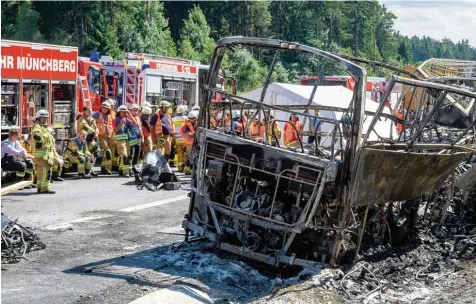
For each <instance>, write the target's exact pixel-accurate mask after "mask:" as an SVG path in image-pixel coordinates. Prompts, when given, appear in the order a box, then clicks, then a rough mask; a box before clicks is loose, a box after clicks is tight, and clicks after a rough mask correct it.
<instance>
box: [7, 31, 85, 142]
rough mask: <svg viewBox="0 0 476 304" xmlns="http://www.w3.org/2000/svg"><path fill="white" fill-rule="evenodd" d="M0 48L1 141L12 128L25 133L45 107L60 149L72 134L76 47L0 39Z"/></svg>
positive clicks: (74, 109)
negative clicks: (0, 50)
mask: <svg viewBox="0 0 476 304" xmlns="http://www.w3.org/2000/svg"><path fill="white" fill-rule="evenodd" d="M1 49H2V54H1V56H2V68H1V72H2V79H1V89H2V91H1V97H2V108H1V134H2V140H3V139H5V138H6V137H8V131H9V130H10V129H11V128H19V129H20V130H21V132H22V133H23V134H28V133H29V132H30V128H31V126H32V124H33V120H34V117H35V113H36V112H37V111H38V110H39V109H46V110H48V111H49V113H50V124H51V125H52V126H53V128H54V129H55V137H56V139H57V149H58V150H61V149H62V147H63V146H64V145H65V144H66V143H67V140H68V139H69V138H71V136H73V134H74V125H75V124H74V122H75V120H74V118H75V112H76V105H75V102H76V82H77V77H78V48H76V47H71V46H59V45H50V44H40V43H29V42H20V41H11V40H2V41H1Z"/></svg>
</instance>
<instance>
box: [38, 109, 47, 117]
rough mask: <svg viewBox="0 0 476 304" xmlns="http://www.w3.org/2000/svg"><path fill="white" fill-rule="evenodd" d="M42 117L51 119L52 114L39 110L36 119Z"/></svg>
mask: <svg viewBox="0 0 476 304" xmlns="http://www.w3.org/2000/svg"><path fill="white" fill-rule="evenodd" d="M40 117H50V114H49V113H48V111H46V110H45V109H41V110H38V112H36V115H35V118H40Z"/></svg>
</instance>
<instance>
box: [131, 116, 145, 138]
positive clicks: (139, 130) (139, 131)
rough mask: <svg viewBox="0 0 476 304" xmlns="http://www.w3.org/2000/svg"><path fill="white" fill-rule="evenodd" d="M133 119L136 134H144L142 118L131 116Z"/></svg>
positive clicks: (140, 135)
mask: <svg viewBox="0 0 476 304" xmlns="http://www.w3.org/2000/svg"><path fill="white" fill-rule="evenodd" d="M132 118H133V119H134V121H135V122H136V126H134V128H135V129H136V133H137V136H139V137H142V136H144V133H143V132H144V129H143V127H142V120H141V118H140V117H139V116H132Z"/></svg>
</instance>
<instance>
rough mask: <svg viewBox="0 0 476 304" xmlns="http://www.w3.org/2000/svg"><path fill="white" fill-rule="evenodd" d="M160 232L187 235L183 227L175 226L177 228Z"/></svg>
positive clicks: (169, 228)
mask: <svg viewBox="0 0 476 304" xmlns="http://www.w3.org/2000/svg"><path fill="white" fill-rule="evenodd" d="M158 232H161V233H185V230H184V229H183V228H182V226H175V227H168V228H165V229H162V230H159V231H158Z"/></svg>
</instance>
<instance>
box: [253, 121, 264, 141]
mask: <svg viewBox="0 0 476 304" xmlns="http://www.w3.org/2000/svg"><path fill="white" fill-rule="evenodd" d="M265 132H266V129H265V126H264V125H262V124H261V123H259V122H258V123H256V124H255V122H254V121H253V122H252V123H251V125H250V136H251V139H254V140H259V139H260V138H261V139H262V138H263V137H264V134H265Z"/></svg>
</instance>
